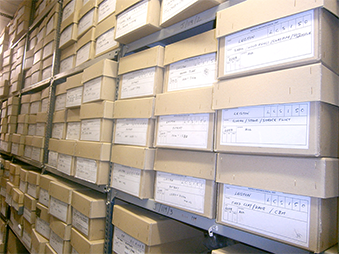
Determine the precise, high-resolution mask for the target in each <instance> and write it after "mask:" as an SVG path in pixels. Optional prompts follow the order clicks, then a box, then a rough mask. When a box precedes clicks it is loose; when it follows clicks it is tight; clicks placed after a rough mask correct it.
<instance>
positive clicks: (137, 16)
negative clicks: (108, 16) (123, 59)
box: [115, 0, 148, 38]
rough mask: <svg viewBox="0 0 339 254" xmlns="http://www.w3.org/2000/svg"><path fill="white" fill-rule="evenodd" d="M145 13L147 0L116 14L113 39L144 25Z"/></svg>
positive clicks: (146, 11)
mask: <svg viewBox="0 0 339 254" xmlns="http://www.w3.org/2000/svg"><path fill="white" fill-rule="evenodd" d="M147 13H148V0H144V1H141V2H139V3H137V4H136V5H134V6H132V7H131V8H129V9H128V10H126V11H124V12H122V13H120V14H118V16H117V24H116V29H117V31H116V35H115V37H116V38H119V37H121V36H123V35H125V34H128V33H129V32H131V31H133V30H136V29H137V28H139V27H142V26H143V25H145V24H146V21H147Z"/></svg>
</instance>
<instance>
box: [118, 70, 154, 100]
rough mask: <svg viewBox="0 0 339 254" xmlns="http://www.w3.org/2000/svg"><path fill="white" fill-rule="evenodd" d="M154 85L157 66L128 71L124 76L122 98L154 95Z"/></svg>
mask: <svg viewBox="0 0 339 254" xmlns="http://www.w3.org/2000/svg"><path fill="white" fill-rule="evenodd" d="M154 85H155V67H151V68H147V69H142V70H137V71H133V72H129V73H126V74H124V75H123V76H122V82H121V98H122V99H126V98H133V97H141V96H147V95H153V93H154Z"/></svg>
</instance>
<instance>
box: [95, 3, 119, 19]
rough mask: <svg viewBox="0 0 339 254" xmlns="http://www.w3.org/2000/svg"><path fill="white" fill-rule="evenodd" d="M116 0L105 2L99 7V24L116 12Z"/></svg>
mask: <svg viewBox="0 0 339 254" xmlns="http://www.w3.org/2000/svg"><path fill="white" fill-rule="evenodd" d="M115 4H116V0H105V1H103V2H102V3H101V4H100V5H99V7H98V23H99V22H100V21H101V20H103V19H104V18H106V17H108V16H109V15H110V14H112V13H113V12H115Z"/></svg>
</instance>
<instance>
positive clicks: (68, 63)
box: [60, 55, 75, 73]
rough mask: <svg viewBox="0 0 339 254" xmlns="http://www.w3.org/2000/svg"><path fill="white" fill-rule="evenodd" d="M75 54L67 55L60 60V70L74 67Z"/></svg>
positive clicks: (63, 70)
mask: <svg viewBox="0 0 339 254" xmlns="http://www.w3.org/2000/svg"><path fill="white" fill-rule="evenodd" d="M74 58H75V55H72V56H69V57H67V58H65V59H64V60H62V61H61V62H60V72H61V73H62V72H65V71H67V70H69V69H72V68H74Z"/></svg>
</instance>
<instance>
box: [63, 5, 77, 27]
mask: <svg viewBox="0 0 339 254" xmlns="http://www.w3.org/2000/svg"><path fill="white" fill-rule="evenodd" d="M75 1H76V0H72V1H70V2H69V3H68V4H67V5H66V6H65V7H64V8H63V10H62V22H63V21H65V20H66V19H67V18H68V17H69V16H71V15H72V14H73V13H74V10H75Z"/></svg>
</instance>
